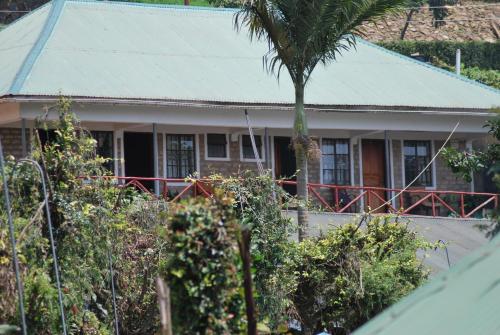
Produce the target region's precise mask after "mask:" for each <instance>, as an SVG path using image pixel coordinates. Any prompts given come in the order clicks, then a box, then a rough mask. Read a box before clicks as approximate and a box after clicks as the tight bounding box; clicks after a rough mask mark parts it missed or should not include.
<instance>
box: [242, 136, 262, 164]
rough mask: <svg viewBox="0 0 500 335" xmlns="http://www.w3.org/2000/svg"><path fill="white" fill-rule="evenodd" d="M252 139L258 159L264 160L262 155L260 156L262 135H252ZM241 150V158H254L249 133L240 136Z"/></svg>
mask: <svg viewBox="0 0 500 335" xmlns="http://www.w3.org/2000/svg"><path fill="white" fill-rule="evenodd" d="M254 139H255V146H256V147H257V151H258V153H259V158H260V160H264V157H263V156H262V136H260V135H254ZM241 152H242V158H243V159H255V155H254V152H253V147H252V141H251V139H250V135H242V136H241Z"/></svg>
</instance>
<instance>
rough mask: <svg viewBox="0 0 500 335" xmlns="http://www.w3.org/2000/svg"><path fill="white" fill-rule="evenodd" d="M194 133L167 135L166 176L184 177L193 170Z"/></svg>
mask: <svg viewBox="0 0 500 335" xmlns="http://www.w3.org/2000/svg"><path fill="white" fill-rule="evenodd" d="M194 145H195V143H194V135H167V177H169V178H185V177H187V176H188V175H190V174H192V173H193V172H194V170H195V165H196V164H195V151H194V150H195V148H194Z"/></svg>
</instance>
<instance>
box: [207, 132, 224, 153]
mask: <svg viewBox="0 0 500 335" xmlns="http://www.w3.org/2000/svg"><path fill="white" fill-rule="evenodd" d="M207 156H208V157H217V158H226V157H227V141H226V135H225V134H207Z"/></svg>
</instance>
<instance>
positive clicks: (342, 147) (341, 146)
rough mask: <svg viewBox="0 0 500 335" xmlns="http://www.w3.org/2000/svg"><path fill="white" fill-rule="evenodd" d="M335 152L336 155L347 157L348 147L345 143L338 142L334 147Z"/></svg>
mask: <svg viewBox="0 0 500 335" xmlns="http://www.w3.org/2000/svg"><path fill="white" fill-rule="evenodd" d="M335 151H336V152H335V153H336V154H337V155H339V154H342V155H347V154H348V153H349V145H348V144H347V142H345V141H339V142H337V144H336V146H335Z"/></svg>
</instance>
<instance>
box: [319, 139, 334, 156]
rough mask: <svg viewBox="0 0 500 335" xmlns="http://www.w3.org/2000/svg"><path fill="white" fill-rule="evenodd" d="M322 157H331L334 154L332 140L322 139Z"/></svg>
mask: <svg viewBox="0 0 500 335" xmlns="http://www.w3.org/2000/svg"><path fill="white" fill-rule="evenodd" d="M321 150H322V152H323V154H324V155H333V154H334V152H335V151H334V142H333V140H329V139H326V138H324V139H323V147H322V148H321Z"/></svg>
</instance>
